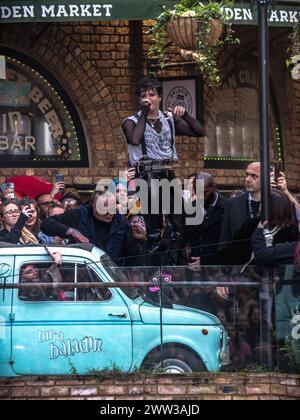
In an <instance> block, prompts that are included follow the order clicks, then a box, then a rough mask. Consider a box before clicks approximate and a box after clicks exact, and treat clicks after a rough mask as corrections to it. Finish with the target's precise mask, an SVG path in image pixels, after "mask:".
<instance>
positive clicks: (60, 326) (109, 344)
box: [12, 257, 132, 375]
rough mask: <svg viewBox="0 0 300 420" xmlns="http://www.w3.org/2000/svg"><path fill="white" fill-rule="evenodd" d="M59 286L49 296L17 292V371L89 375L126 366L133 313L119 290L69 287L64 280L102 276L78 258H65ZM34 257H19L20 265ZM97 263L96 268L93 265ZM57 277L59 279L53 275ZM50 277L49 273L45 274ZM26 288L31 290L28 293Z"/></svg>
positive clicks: (14, 331)
mask: <svg viewBox="0 0 300 420" xmlns="http://www.w3.org/2000/svg"><path fill="white" fill-rule="evenodd" d="M63 261H64V263H63V265H62V267H61V269H60V270H59V273H60V275H61V279H60V280H59V286H57V283H56V286H55V287H53V288H52V289H51V290H50V291H49V290H48V291H47V297H46V300H39V299H33V298H32V294H31V297H30V294H29V299H28V298H24V296H22V294H23V295H24V291H22V292H18V291H17V290H15V291H14V297H13V306H14V308H15V309H14V312H15V319H14V322H13V329H12V358H13V365H12V366H13V369H14V371H15V372H16V373H17V374H20V375H26V374H40V375H47V374H69V373H73V374H86V373H91V372H96V371H100V370H103V369H115V368H117V369H120V370H122V371H128V370H129V369H130V367H131V364H132V331H131V320H130V313H129V310H128V308H127V305H126V304H125V302H124V300H123V299H122V297H121V296H120V295H119V293H118V292H117V291H116V290H114V289H113V290H109V289H106V290H103V289H93V288H90V289H80V288H72V287H71V288H70V287H69V288H67V287H64V286H63V283H64V282H72V281H73V282H74V285H75V284H76V283H78V282H79V281H80V282H82V281H84V282H88V281H97V282H98V281H99V282H101V281H102V279H101V278H100V275H101V274H100V272H97V268H95V269H94V267H95V264H93V263H92V264H91V265H90V266H89V265H88V264H86V261H85V262H84V261H83V260H82V263H81V262H80V258H76V260H75V259H73V258H69V259H67V258H64V259H63ZM28 264H35V265H36V266H38V267H39V269H40V270H41V271H43V270H44V272H45V271H49V263H48V268H47V267H43V266H42V265H41V263H40V262H39V263H38V264H36V263H35V261H34V260H32V258H31V259H27V261H24V259H23V258H19V257H18V258H17V261H16V270H17V273H18V274H19V278H20V276H23V274H22V273H23V271H24V267H28ZM91 267H93V268H91ZM55 281H56V280H55ZM47 282H49V277H48V279H47ZM26 293H28V292H26Z"/></svg>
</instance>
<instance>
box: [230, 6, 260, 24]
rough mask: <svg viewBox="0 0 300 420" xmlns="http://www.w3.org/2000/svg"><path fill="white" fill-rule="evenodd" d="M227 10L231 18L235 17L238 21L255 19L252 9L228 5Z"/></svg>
mask: <svg viewBox="0 0 300 420" xmlns="http://www.w3.org/2000/svg"><path fill="white" fill-rule="evenodd" d="M225 12H226V14H227V15H228V16H229V17H230V18H231V19H234V20H237V21H247V20H250V21H252V20H253V14H252V10H251V9H241V8H235V7H234V8H231V7H226V8H225Z"/></svg>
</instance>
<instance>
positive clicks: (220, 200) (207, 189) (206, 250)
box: [185, 172, 228, 265]
mask: <svg viewBox="0 0 300 420" xmlns="http://www.w3.org/2000/svg"><path fill="white" fill-rule="evenodd" d="M197 180H203V181H204V219H203V222H202V223H201V225H198V226H186V228H185V236H186V240H187V242H189V243H190V245H191V248H192V252H191V261H190V264H191V265H193V264H197V261H198V260H199V257H200V259H201V265H213V264H215V263H216V261H215V256H216V254H217V250H218V244H219V240H220V233H221V227H222V222H223V218H224V213H225V209H226V206H227V202H228V200H227V199H226V198H225V197H223V196H222V195H221V194H220V193H218V192H217V189H216V184H215V181H214V178H213V177H212V175H210V174H208V173H205V172H201V173H199V174H197V175H196V176H195V180H194V184H196V182H197Z"/></svg>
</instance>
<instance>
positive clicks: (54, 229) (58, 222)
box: [41, 206, 145, 266]
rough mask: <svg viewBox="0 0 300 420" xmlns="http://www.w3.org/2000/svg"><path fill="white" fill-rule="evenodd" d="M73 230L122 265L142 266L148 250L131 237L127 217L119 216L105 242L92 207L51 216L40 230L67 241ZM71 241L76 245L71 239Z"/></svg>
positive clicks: (115, 219) (111, 225)
mask: <svg viewBox="0 0 300 420" xmlns="http://www.w3.org/2000/svg"><path fill="white" fill-rule="evenodd" d="M69 228H74V229H77V230H79V231H80V232H81V233H82V234H83V235H85V236H86V237H87V238H88V239H89V240H90V241H91V243H93V244H94V245H96V246H98V247H99V248H101V249H102V250H103V251H104V252H106V253H107V254H108V255H109V256H110V257H111V258H112V259H113V260H114V261H115V263H116V264H118V265H119V266H139V265H143V260H142V258H141V257H139V258H138V256H140V255H141V254H145V248H144V247H143V246H141V244H139V241H137V240H135V239H134V238H133V236H132V229H131V225H130V223H129V222H128V221H127V220H126V219H125V217H124V216H122V215H120V214H116V215H115V216H114V219H113V221H112V222H111V224H110V229H109V232H108V235H107V237H106V240H103V232H101V231H99V224H97V222H96V220H95V219H94V217H93V215H92V210H91V207H89V206H81V208H79V209H73V210H69V211H67V212H65V213H64V214H62V215H60V216H55V217H49V218H48V219H46V220H44V221H43V223H42V225H41V230H42V232H44V233H45V234H46V235H49V236H59V237H60V238H67V237H68V236H67V230H68V229H69ZM70 239H71V241H70V242H74V240H73V238H70Z"/></svg>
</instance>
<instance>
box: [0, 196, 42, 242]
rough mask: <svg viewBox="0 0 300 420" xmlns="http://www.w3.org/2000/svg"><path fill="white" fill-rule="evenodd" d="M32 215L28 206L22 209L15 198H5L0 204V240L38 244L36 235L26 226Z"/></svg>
mask: <svg viewBox="0 0 300 420" xmlns="http://www.w3.org/2000/svg"><path fill="white" fill-rule="evenodd" d="M31 216H32V213H31V210H30V207H28V206H25V207H23V209H22V211H21V209H20V206H19V204H18V203H17V202H16V201H15V200H7V201H5V202H4V203H3V204H2V205H1V206H0V242H8V243H12V244H23V245H27V244H38V241H37V239H36V237H35V236H34V235H33V234H32V233H31V232H30V231H29V230H28V229H27V228H26V222H27V220H29V219H30V218H31Z"/></svg>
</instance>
